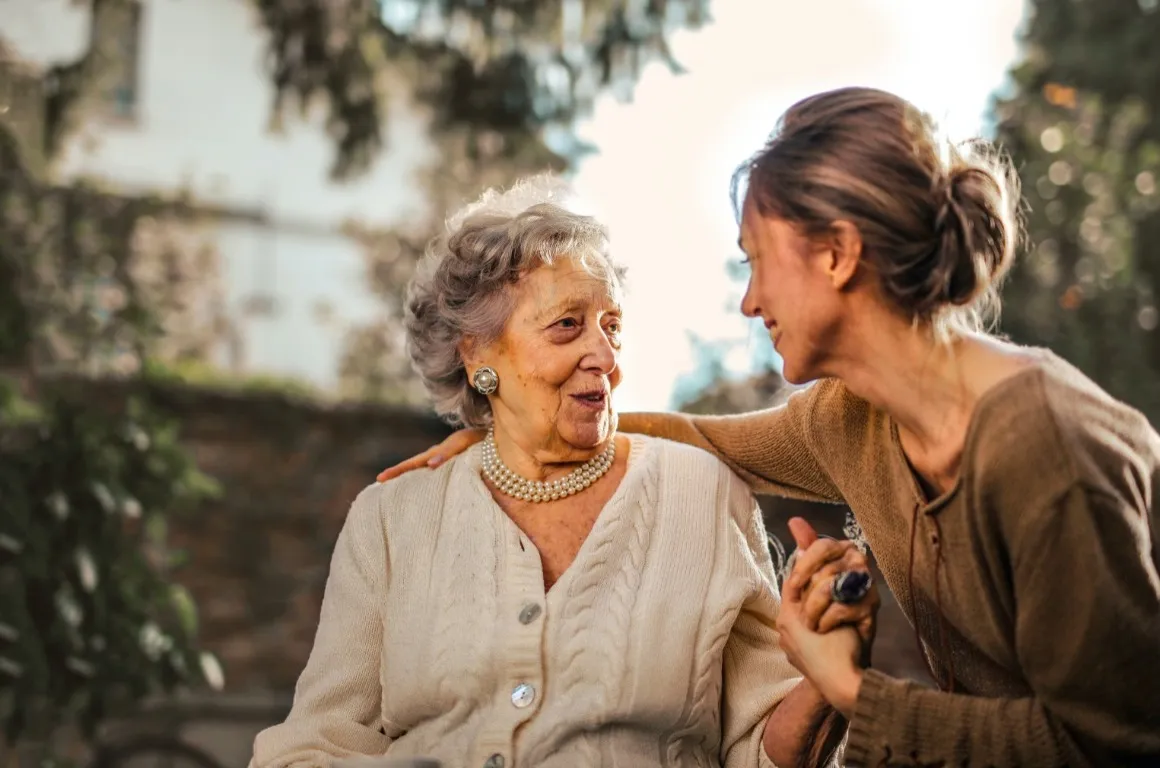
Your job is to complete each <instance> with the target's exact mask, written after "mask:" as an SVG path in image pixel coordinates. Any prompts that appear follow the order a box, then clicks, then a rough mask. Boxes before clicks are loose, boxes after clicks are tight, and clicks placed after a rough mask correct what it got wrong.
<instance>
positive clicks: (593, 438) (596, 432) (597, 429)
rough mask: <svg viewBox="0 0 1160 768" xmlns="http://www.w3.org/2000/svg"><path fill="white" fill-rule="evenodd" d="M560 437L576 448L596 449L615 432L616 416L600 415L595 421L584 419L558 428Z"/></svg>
mask: <svg viewBox="0 0 1160 768" xmlns="http://www.w3.org/2000/svg"><path fill="white" fill-rule="evenodd" d="M558 431H559V433H560V436H561V437H563V438H564V439H565V440H567V441H568V443H570V444H571V445H573V446H575V447H576V448H581V449H584V448H598V447H600V446H602V445H604V444H605V443H607V442H608V440H609V438H611V437H612V435H613V434H614V433H615V432H616V415H615V414H602V415H601V416H600V417H599V418H596V419H591V420H589V419H584V420H578V421H574V422H572V423H570V424H563V425H560V427H558Z"/></svg>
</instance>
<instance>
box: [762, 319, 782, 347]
mask: <svg viewBox="0 0 1160 768" xmlns="http://www.w3.org/2000/svg"><path fill="white" fill-rule="evenodd" d="M765 330H767V331H769V338H770V340H771V341H772V342H773V345H774V346H775V347H776V346H777V339H778V337H779V336H781V331H780V330H779V329H778V327H777V321H776V320H766V321H765Z"/></svg>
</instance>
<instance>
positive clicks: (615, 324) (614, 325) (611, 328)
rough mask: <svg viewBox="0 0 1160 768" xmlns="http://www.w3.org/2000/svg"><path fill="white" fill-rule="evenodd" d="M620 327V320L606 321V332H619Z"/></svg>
mask: <svg viewBox="0 0 1160 768" xmlns="http://www.w3.org/2000/svg"><path fill="white" fill-rule="evenodd" d="M620 328H621V324H620V320H610V321H609V323H608V332H609V333H611V334H619V333H620Z"/></svg>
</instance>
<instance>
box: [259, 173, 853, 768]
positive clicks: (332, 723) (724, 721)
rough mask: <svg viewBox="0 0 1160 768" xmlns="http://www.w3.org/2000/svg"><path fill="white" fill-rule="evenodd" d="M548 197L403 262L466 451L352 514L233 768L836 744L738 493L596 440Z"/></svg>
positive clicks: (671, 455) (427, 374) (773, 757)
mask: <svg viewBox="0 0 1160 768" xmlns="http://www.w3.org/2000/svg"><path fill="white" fill-rule="evenodd" d="M554 194H555V191H554V189H553V188H552V187H551V186H550V185H549V184H548V183H547V182H545V181H543V180H536V181H535V182H526V183H524V184H522V185H518V186H517V187H516V188H514V189H512V190H509V191H508V192H506V193H503V194H498V193H494V192H493V193H490V194H488V195H485V196H484V198H483V199H482V200H481V201H480V202H479V203H477V204H475V205H473V206H471V207H469V208H468V209H467V210H466V211H465V212H464V213H462V214H461V215H459V216H458V217H456V218H455V219H453V220H452V221H451V222H450V223H449V226H448V233H447V235H446V236H445V237H443V238H441V239H439V240H437V241H436V243H435V244H434V245H433V246H432V248H431V250H430V252H429V254H428V256H427V258H426V260H425V263H424V264H423V265H422V268H421V270H420V273H419V275H418V277H417V278H416V279H415V281H414V283H413V285H412V286H411V290H410V297H409V301H408V316H407V332H408V335H409V348H410V353H411V356H412V358H413V361H414V363H415V366H416V369H417V370H418V371H419V372H420V373H421V375H422V376H423V378H424V380H425V382H426V385H427V388H428V390H429V391H430V393H431V395H432V396H433V399H434V402H435V406H436V408H437V410H438V411H439V412H440V413H441V414H443V415H444V416H447V417H450V418H451V419H452V420H453V421H455V422H458V423H461V424H463V425H466V426H472V427H484V428H486V429H487V430H488V432H487V437H486V439H485V440H484V441H483V442H482V443H481V444H479V445H476V446H475V447H473V448H472V449H471V450H469V451H467V452H466V453H464V454H462V455H461V456H459V457H457V458H455V459H454V460H452V461H449V462H447V463H445V464H444V465H443V466H441V467H439V468H437V469H433V470H423V471H418V472H412V473H409V474H407V475H405V476H403V477H400V478H398V479H396V480H393V481H391V482H388V483H385V484H382V485H375V486H372V487H370V488H368V489H367V490H365V491H364V492H363V493H362V494H360V495H359V497H358V499H357V500H356V501H355V502H354V505H353V507H352V509H351V511H350V515H349V517H348V518H347V521H346V525H345V527H344V528H343V530H342V533H341V534H340V536H339V539H338V543H337V545H336V549H335V553H334V559H333V562H332V565H331V571H330V577H329V580H328V582H327V586H326V593H325V597H324V600H323V605H322V615H321V619H320V623H319V628H318V634H317V637H316V639H315V645H314V649H313V651H312V653H311V655H310V660H309V662H308V664H307V666H306V669H305V671H304V672H303V673H302V677H301V679H300V680H299V683H298V687H297V691H296V695H295V700H294V706H293V709H292V711H291V713H290V715H289V717H288V719H287V721H286V722H285V723H283V724H281V725H278V726H275V727H273V728H270V729H268V730H266V731H264V732H262V733H261V734H259V736H258V738H257V740H256V742H255V748H254V760H253V762H252V764H251V765H252V767H253V768H262V767H264V766H325V765H329V764H330V762H331V760H332V758H336V757H348V756H354V755H375V756H386V757H388V758H392V759H395V758H415V757H426V758H434V759H437V760H440V761H442V762H443V763H444V764H445V765H447V766H480V767H481V768H503V767H504V766H508V767H510V766H517V765H527V766H538V767H541V768H550V767H551V766H567V767H568V768H572V767H574V766H596V765H607V766H612V765H619V766H631V767H632V768H648V766H717V765H724V766H730V767H732V766H738V767H740V766H770V765H773V764H781V765H783V766H785V765H799V764H803V763H817V762H821V761H822V757H824V756H825V755H827V754H829V753H831V752H832V751H833V750H832V747H833V746H834V742H835V741H836V740H837V739H840V738H841V736H842V733H843V732H844V727H840V726H839V723H840V722H841V721H840V718H839V717H838V716H837V715H836V714H835V713H834V712H833V710H831V709H829V708H828V706H827V705H826V704H825V703H824V700H823V699H822V698H821V697H820V694H819V693H818V691H817V690H816V689H815V688H814V687H813V686H812V684H810V683H803V682H800V681H799V679H798V678H797V676H796V672H795V671H794V669H793V668H792V667H791V666H790V664H789V663H788V662H787V661H786V657H785V654H784V653H783V652H782V650H781V649H780V648H779V646H778V636H777V632H776V630H775V628H774V625H775V622H776V620H777V614H778V606H779V596H778V593H777V589H776V586H775V585H776V582H775V581H774V573H773V567H772V563H771V560H770V556H769V552H768V549H767V545H766V541H767V540H766V534H765V530H764V528H763V525H762V520H761V515H760V511H759V509H758V507H757V505H756V503H755V501H754V499H753V497H752V495H751V494H750V492H749V490H748V488H747V487H746V485H745V483H744V482H742V481H741V480H740V479H738V478H737V476H735V475H734V474H733V473H732V472H731V471H730V470H729V469H728V468H727V467H726V466H725V465H724V464H722V463H721V462H720V461H719V460H717V459H715V458H714V457H713V456H711V455H710V454H709V453H706V452H703V451H700V450H696V449H693V448H689V447H686V446H682V445H680V444H677V443H671V442H666V441H663V440H659V439H655V438H649V437H644V436H633V437H631V438H630V437H627V436H624V435H618V434H617V431H616V422H617V418H616V412H615V410H614V409H613V405H612V394H613V391H614V390H615V389H616V387H617V385H618V384H619V383H620V379H621V371H620V368H619V367H618V365H617V361H618V357H619V352H620V343H621V342H620V333H621V306H620V275H621V272H620V270H619V269H618V268H617V266H616V265H615V264H614V263H613V262H612V260H611V259H610V257H609V254H608V250H607V240H606V235H605V231H604V229H603V228H602V227H601V226H600V225H599V224H597V223H596V222H595V221H594V220H592V219H590V218H588V217H584V216H579V215H576V214H573V213H571V212H569V211H567V210H566V209H565V208H563V207H561V206H559V205H556V204H553V203H551V202H543V201H548V200H552V199H553V195H554ZM857 557H858V555H857V553H856V552H855V553H852V559H851V560H849V561H848V563H847V565H849V567H851V568H864V563H863V562H861V561H858V560H857ZM835 632H836V633H838V634H840V635H843V636H845V642H847V643H848V644H849V646H850V647H851V648H856V647H857V646H858V645H859V642H860V641H859V637H858V635H857V633H856V632H855V630H853V629H850V628H841V629H838V630H835Z"/></svg>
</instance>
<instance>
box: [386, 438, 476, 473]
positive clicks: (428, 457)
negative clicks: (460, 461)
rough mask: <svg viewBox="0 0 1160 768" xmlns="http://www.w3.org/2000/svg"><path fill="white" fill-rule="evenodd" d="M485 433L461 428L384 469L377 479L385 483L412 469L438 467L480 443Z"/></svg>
mask: <svg viewBox="0 0 1160 768" xmlns="http://www.w3.org/2000/svg"><path fill="white" fill-rule="evenodd" d="M485 434H486V433H485V432H484V431H483V430H482V429H461V430H459V431H458V432H455V433H453V434H452V435H451V436H450V437H448V438H447V439H446V440H444V441H443V442H441V443H439V444H438V445H433V446H431V447H430V448H428V449H427V450H425V451H423V452H422V453H420V454H419V455H418V456H412V457H411V458H409V459H407V460H406V461H401V462H399V463H398V464H396V465H395V466H393V467H389V468H387V469H384V470H383V471H382V472H380V473H379V476H378V478H376V479H377V480H378V481H379V482H380V483H385V482H386V481H388V480H391V479H393V478H396V477H398V476H399V475H402V474H406V473H407V472H410V471H411V470H412V469H423V468H424V467H431V468H434V467H437V466H439V465H440V464H442V463H443V462H445V461H447V460H448V459H450V458H451V457H453V456H458V455H459V454H461V453H463V452H464V451H466V450H467V449H468V448H470V447H471V446H473V445H475V444H476V443H478V442H479V441H480V440H482V439H483V438H484V435H485Z"/></svg>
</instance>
